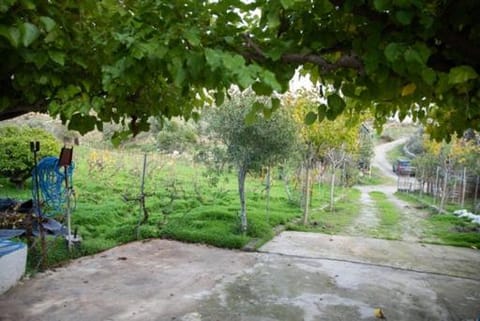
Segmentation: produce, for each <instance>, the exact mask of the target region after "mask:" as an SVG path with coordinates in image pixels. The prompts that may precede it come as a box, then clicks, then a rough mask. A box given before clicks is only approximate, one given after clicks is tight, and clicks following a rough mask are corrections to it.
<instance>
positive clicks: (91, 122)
mask: <svg viewBox="0 0 480 321" xmlns="http://www.w3.org/2000/svg"><path fill="white" fill-rule="evenodd" d="M96 124H97V119H96V118H95V116H90V115H82V114H79V113H77V114H73V115H72V117H71V118H70V122H69V124H68V128H69V129H74V130H78V131H79V132H80V134H82V135H83V134H86V133H88V132H90V131H92V130H94V129H95V125H96Z"/></svg>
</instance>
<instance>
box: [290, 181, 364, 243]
mask: <svg viewBox="0 0 480 321" xmlns="http://www.w3.org/2000/svg"><path fill="white" fill-rule="evenodd" d="M324 204H328V203H324ZM360 206H361V204H360V191H358V190H357V189H348V190H346V191H345V193H344V197H342V198H340V199H339V200H338V201H337V202H336V204H335V209H334V211H333V212H332V211H330V209H329V208H328V206H324V208H317V209H312V211H311V213H310V220H309V222H310V224H309V225H307V226H303V225H300V224H288V226H287V228H288V229H289V230H292V231H304V232H321V233H327V234H337V233H341V232H342V231H344V230H345V229H346V228H347V227H348V226H350V225H351V224H352V223H353V221H354V220H355V218H356V217H357V216H358V215H359V213H360V212H359V210H358V209H359V207H360Z"/></svg>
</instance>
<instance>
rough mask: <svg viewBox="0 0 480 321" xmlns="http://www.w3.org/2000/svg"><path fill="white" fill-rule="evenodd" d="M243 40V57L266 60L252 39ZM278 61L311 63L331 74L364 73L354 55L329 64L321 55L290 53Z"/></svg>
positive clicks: (247, 36)
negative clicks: (346, 70) (347, 71)
mask: <svg viewBox="0 0 480 321" xmlns="http://www.w3.org/2000/svg"><path fill="white" fill-rule="evenodd" d="M244 38H245V46H246V48H247V49H249V50H250V51H249V52H247V53H245V54H244V56H246V58H248V59H251V60H254V61H259V62H263V61H265V60H267V59H268V57H267V55H266V54H265V53H264V52H263V50H262V49H261V48H260V47H259V46H258V44H256V43H255V42H254V41H253V39H252V38H251V37H250V36H249V35H244ZM280 61H282V62H284V63H289V64H298V65H301V64H305V63H311V64H314V65H317V66H319V67H320V68H321V69H322V71H325V72H332V71H335V70H337V69H342V68H346V69H354V70H357V71H358V72H359V73H360V74H363V73H364V71H365V70H364V66H363V63H362V62H361V60H360V59H359V58H358V56H357V55H355V54H352V53H350V54H343V55H342V56H341V57H340V58H339V59H338V60H337V61H335V62H329V61H328V60H326V59H325V58H324V57H322V56H321V55H317V54H297V53H290V54H283V55H282V56H281V57H280Z"/></svg>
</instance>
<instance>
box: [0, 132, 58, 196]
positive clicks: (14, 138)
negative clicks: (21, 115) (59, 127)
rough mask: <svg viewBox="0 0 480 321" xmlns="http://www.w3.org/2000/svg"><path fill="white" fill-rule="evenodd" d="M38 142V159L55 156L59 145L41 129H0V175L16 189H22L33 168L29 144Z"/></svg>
mask: <svg viewBox="0 0 480 321" xmlns="http://www.w3.org/2000/svg"><path fill="white" fill-rule="evenodd" d="M31 141H39V142H40V151H39V152H38V159H39V160H40V159H42V158H43V157H45V156H57V155H58V154H59V152H60V144H59V143H58V141H57V140H56V139H55V137H54V136H53V135H52V134H50V133H48V132H46V131H45V130H43V129H38V128H30V127H22V126H6V127H0V175H2V176H5V177H7V178H9V179H10V181H11V182H12V183H14V184H15V185H16V186H17V187H19V188H20V187H23V185H24V182H25V180H26V179H27V178H29V177H30V174H31V170H32V168H33V166H34V160H33V154H32V152H31V151H30V142H31Z"/></svg>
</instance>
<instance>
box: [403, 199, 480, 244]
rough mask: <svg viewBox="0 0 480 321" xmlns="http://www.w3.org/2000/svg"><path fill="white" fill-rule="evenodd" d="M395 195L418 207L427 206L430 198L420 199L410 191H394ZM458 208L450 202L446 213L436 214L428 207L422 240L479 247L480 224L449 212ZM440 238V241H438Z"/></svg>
mask: <svg viewBox="0 0 480 321" xmlns="http://www.w3.org/2000/svg"><path fill="white" fill-rule="evenodd" d="M396 196H397V197H399V198H400V199H403V200H404V201H407V202H409V203H411V204H415V205H417V206H419V207H422V206H424V207H425V206H427V205H425V204H430V201H431V200H432V199H431V198H430V197H429V196H424V197H422V199H420V198H419V197H418V196H417V195H415V194H411V193H396ZM453 208H455V209H456V208H458V206H456V207H454V206H452V205H451V204H450V205H449V206H447V207H446V211H447V213H446V214H438V213H437V211H436V210H434V209H430V211H431V213H430V215H429V216H428V218H427V220H425V221H424V230H425V233H426V235H425V236H424V241H425V242H428V243H437V244H444V245H452V246H462V247H474V248H480V226H479V225H477V224H474V223H472V222H470V221H469V220H467V219H465V218H460V217H457V216H455V215H453V214H452V213H451V212H449V209H453ZM439 240H440V241H439Z"/></svg>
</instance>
